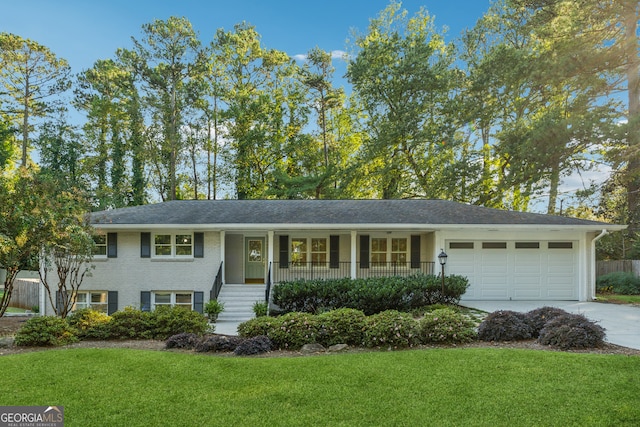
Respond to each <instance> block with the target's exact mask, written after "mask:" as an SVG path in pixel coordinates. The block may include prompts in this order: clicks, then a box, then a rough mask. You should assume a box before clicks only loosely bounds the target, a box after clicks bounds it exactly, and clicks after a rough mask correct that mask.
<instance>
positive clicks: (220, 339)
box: [195, 335, 244, 353]
mask: <svg viewBox="0 0 640 427" xmlns="http://www.w3.org/2000/svg"><path fill="white" fill-rule="evenodd" d="M243 341H244V339H243V338H239V337H233V336H226V335H211V336H208V337H206V338H205V339H203V340H201V341H199V342H198V343H197V345H196V346H195V349H196V351H198V352H201V353H206V352H209V351H212V352H227V351H234V350H235V349H236V347H238V345H240V343H242V342H243Z"/></svg>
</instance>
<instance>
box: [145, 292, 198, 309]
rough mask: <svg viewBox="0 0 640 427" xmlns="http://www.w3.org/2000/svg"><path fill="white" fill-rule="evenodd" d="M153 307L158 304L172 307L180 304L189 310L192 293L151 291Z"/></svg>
mask: <svg viewBox="0 0 640 427" xmlns="http://www.w3.org/2000/svg"><path fill="white" fill-rule="evenodd" d="M152 295H153V301H152V304H153V308H154V309H156V308H158V307H160V306H163V305H164V306H167V307H174V306H181V307H186V308H188V309H190V310H191V308H192V307H193V305H192V301H193V293H192V292H164V291H159V292H153V294H152Z"/></svg>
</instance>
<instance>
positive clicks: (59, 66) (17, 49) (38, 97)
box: [0, 33, 71, 166]
mask: <svg viewBox="0 0 640 427" xmlns="http://www.w3.org/2000/svg"><path fill="white" fill-rule="evenodd" d="M70 72H71V69H70V68H69V65H68V63H67V61H66V60H64V59H61V58H58V57H56V55H54V54H53V52H51V51H50V50H49V49H48V48H47V47H45V46H42V45H41V44H39V43H36V42H34V41H32V40H29V39H23V38H22V37H20V36H17V35H15V34H10V33H0V80H1V82H2V86H3V87H4V89H5V90H6V92H7V94H8V95H9V98H8V100H7V104H6V105H4V108H5V112H6V113H7V114H9V115H10V116H11V117H12V118H13V120H14V121H16V123H17V122H20V128H21V130H22V163H21V164H22V166H26V165H27V157H28V152H29V147H30V139H29V134H30V132H31V128H32V123H31V121H30V120H31V118H32V117H44V116H45V115H47V114H48V113H50V112H51V111H52V107H53V102H51V101H47V99H48V98H50V97H53V96H54V95H59V94H61V93H63V92H65V91H66V90H67V89H68V88H69V87H70V84H71V82H70V80H69V74H70Z"/></svg>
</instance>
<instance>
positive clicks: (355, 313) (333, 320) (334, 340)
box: [318, 308, 366, 346]
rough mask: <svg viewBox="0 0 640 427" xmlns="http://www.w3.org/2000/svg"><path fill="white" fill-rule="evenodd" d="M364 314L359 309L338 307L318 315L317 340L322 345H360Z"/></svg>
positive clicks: (362, 335)
mask: <svg viewBox="0 0 640 427" xmlns="http://www.w3.org/2000/svg"><path fill="white" fill-rule="evenodd" d="M365 320H366V316H365V315H364V313H363V312H362V311H360V310H356V309H353V308H340V309H337V310H333V311H328V312H326V313H322V314H320V315H318V323H319V331H318V332H319V334H318V342H319V343H321V344H322V345H324V346H331V345H334V344H349V345H356V346H358V345H362V339H363V337H364V325H365Z"/></svg>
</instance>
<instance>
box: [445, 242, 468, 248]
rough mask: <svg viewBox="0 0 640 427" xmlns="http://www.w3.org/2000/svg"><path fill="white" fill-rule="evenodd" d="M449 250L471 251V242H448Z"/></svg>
mask: <svg viewBox="0 0 640 427" xmlns="http://www.w3.org/2000/svg"><path fill="white" fill-rule="evenodd" d="M449 249H473V242H449Z"/></svg>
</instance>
